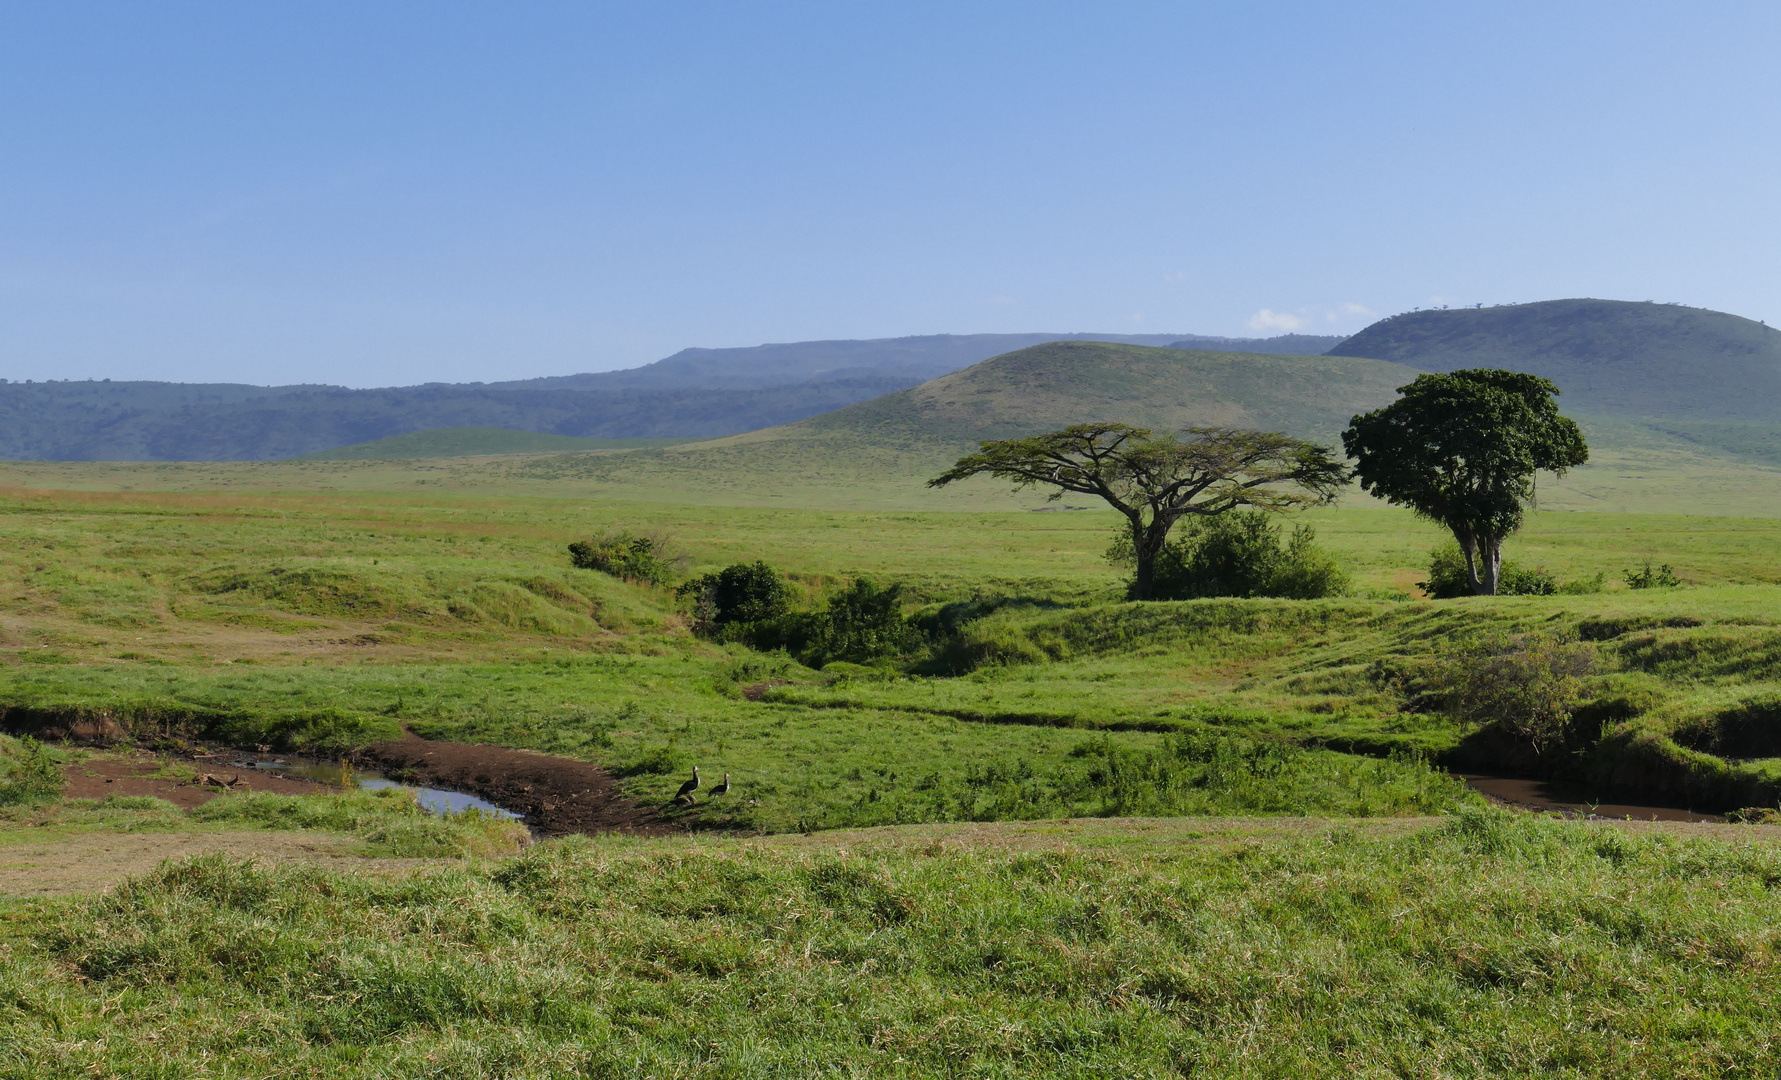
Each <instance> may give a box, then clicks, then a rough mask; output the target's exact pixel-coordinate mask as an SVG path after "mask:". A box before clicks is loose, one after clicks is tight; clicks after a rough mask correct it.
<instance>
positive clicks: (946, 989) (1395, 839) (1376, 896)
mask: <svg viewBox="0 0 1781 1080" xmlns="http://www.w3.org/2000/svg"><path fill="white" fill-rule="evenodd" d="M1720 828H1721V830H1722V831H1721V832H1720V833H1719V834H1718V835H1719V836H1722V837H1724V839H1717V838H1700V837H1698V836H1697V837H1692V838H1686V837H1678V836H1673V835H1666V834H1662V833H1654V832H1636V831H1630V830H1627V829H1624V828H1617V827H1615V826H1612V825H1606V824H1583V823H1567V822H1559V821H1554V820H1550V819H1541V818H1534V817H1529V816H1517V815H1511V814H1509V813H1507V812H1502V811H1492V810H1472V811H1466V812H1463V813H1461V814H1459V815H1458V816H1455V817H1453V818H1450V819H1448V820H1447V821H1445V822H1444V823H1437V824H1435V825H1433V826H1430V827H1425V828H1409V829H1407V828H1405V827H1402V826H1397V827H1381V826H1378V825H1374V824H1367V823H1362V824H1361V825H1359V826H1329V825H1317V824H1315V823H1307V824H1306V825H1301V826H1299V827H1297V828H1274V829H1268V828H1266V827H1261V828H1258V827H1256V826H1254V825H1233V824H1229V823H1223V824H1221V823H1217V822H1196V821H1182V822H1176V823H1172V824H1163V823H1141V822H1129V823H1121V824H1118V825H1117V826H1116V825H1115V824H1114V823H1108V824H1106V825H1100V826H1088V827H1084V826H1078V825H1051V826H1025V827H1012V828H1009V827H1002V828H998V829H996V830H995V831H990V830H989V827H974V828H972V829H969V830H964V831H960V830H952V831H947V830H940V829H935V828H931V827H930V828H924V829H917V830H913V831H904V830H896V831H890V832H879V833H867V834H832V835H831V836H829V837H828V838H825V839H824V840H822V841H816V840H800V839H798V838H791V839H789V840H786V841H753V842H734V841H731V842H712V841H703V842H689V841H634V842H628V843H617V842H609V841H608V842H590V841H585V840H576V841H571V842H563V843H551V844H547V845H542V846H540V847H539V848H535V849H533V850H532V851H530V852H529V853H527V854H526V855H524V856H521V857H519V858H517V859H513V860H510V861H507V862H505V863H501V864H497V865H494V866H491V867H489V868H486V869H476V868H468V867H467V868H464V869H460V870H453V871H447V872H440V873H433V874H428V875H425V876H417V877H410V878H407V879H404V880H396V881H392V880H387V879H376V878H367V877H356V876H351V875H342V874H335V873H328V872H324V871H321V870H318V869H314V868H308V867H301V866H284V867H280V868H275V869H267V868H261V867H255V866H251V865H246V864H241V863H237V862H231V861H228V860H224V859H215V858H208V859H200V860H197V861H193V862H188V863H184V864H170V865H168V866H167V867H165V868H163V869H162V870H161V871H159V872H157V873H155V874H152V875H150V876H148V877H146V878H143V879H139V880H137V881H135V882H132V883H130V884H128V885H126V886H124V887H122V888H120V889H118V890H117V891H116V892H115V893H113V894H111V895H109V896H106V897H103V898H100V899H95V900H89V901H83V902H78V903H62V904H53V905H51V904H45V905H38V906H33V907H29V908H24V909H17V910H15V911H14V913H13V916H12V917H11V918H10V919H9V920H8V921H7V922H6V923H5V929H4V931H0V933H3V934H4V937H3V938H0V1075H6V1076H20V1077H24V1076H30V1077H51V1076H76V1075H79V1076H91V1075H110V1076H164V1075H189V1074H192V1073H195V1072H203V1073H205V1074H207V1075H271V1074H274V1073H276V1074H278V1075H286V1076H328V1077H353V1076H367V1077H369V1076H378V1077H386V1076H446V1075H449V1076H463V1077H474V1076H560V1075H597V1076H613V1077H628V1076H636V1077H643V1076H683V1077H691V1076H714V1077H715V1076H724V1077H756V1076H759V1077H765V1076H799V1077H805V1076H865V1075H886V1076H923V1077H926V1076H1010V1077H1012V1076H1045V1077H1051V1076H1073V1077H1074V1076H1079V1077H1089V1076H1094V1077H1101V1076H1177V1075H1194V1076H1230V1077H1257V1076H1262V1077H1270V1076H1281V1077H1286V1076H1290V1077H1307V1076H1316V1077H1321V1076H1331V1077H1334V1076H1403V1075H1427V1076H1503V1077H1509V1076H1514V1077H1530V1076H1542V1077H1544V1076H1553V1077H1558V1076H1564V1077H1573V1076H1610V1075H1612V1076H1640V1075H1650V1076H1666V1077H1730V1076H1751V1077H1754V1076H1768V1075H1771V1074H1772V1073H1773V1071H1774V1069H1775V1067H1776V1064H1777V1055H1778V1053H1781V1044H1778V1043H1777V1041H1776V1034H1775V1028H1774V1025H1773V1023H1772V1018H1773V1015H1774V1011H1775V1009H1776V1008H1777V1006H1781V971H1778V969H1777V964H1776V956H1777V946H1778V945H1781V919H1777V917H1776V916H1775V903H1774V900H1775V888H1776V886H1777V885H1778V884H1781V846H1778V845H1777V844H1776V843H1775V842H1774V840H1773V839H1772V838H1771V837H1769V836H1768V835H1767V834H1766V832H1767V831H1766V830H1760V829H1751V828H1747V827H1720ZM120 1017H127V1018H128V1020H127V1022H124V1023H120V1022H119V1019H120Z"/></svg>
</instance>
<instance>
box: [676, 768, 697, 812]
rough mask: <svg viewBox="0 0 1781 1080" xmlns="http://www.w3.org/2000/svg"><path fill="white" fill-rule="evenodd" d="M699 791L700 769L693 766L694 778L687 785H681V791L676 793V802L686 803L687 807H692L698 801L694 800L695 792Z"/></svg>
mask: <svg viewBox="0 0 1781 1080" xmlns="http://www.w3.org/2000/svg"><path fill="white" fill-rule="evenodd" d="M698 789H699V767H698V766H697V765H694V766H693V778H692V779H691V780H688V781H687V782H686V783H684V784H682V785H680V790H679V791H676V792H675V793H674V801H675V802H684V803H686V805H688V806H691V805H693V803H694V802H696V801H697V800H696V799H694V798H693V792H695V791H697V790H698Z"/></svg>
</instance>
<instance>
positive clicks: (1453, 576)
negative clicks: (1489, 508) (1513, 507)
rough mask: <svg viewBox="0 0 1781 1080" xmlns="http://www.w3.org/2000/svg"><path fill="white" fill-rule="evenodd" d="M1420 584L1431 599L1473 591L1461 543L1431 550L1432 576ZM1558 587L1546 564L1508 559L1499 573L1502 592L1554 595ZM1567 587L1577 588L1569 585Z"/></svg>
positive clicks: (1503, 593)
mask: <svg viewBox="0 0 1781 1080" xmlns="http://www.w3.org/2000/svg"><path fill="white" fill-rule="evenodd" d="M1416 587H1417V588H1419V589H1421V590H1422V591H1423V592H1425V593H1427V594H1428V596H1429V599H1431V600H1453V599H1457V598H1458V597H1461V596H1471V595H1473V594H1472V581H1471V578H1470V577H1469V576H1468V575H1467V573H1466V556H1465V553H1464V552H1462V551H1460V549H1459V545H1458V544H1456V543H1454V542H1452V541H1449V542H1447V543H1445V544H1442V545H1441V546H1440V547H1438V548H1436V549H1435V550H1434V551H1431V552H1429V579H1428V580H1427V581H1419V582H1417V583H1416ZM1558 591H1559V588H1558V582H1557V581H1556V580H1555V579H1554V578H1553V576H1552V575H1551V574H1549V573H1547V572H1546V569H1545V568H1544V567H1538V566H1536V567H1534V568H1533V569H1531V570H1529V569H1523V568H1522V567H1520V566H1517V565H1516V564H1514V563H1512V562H1509V561H1508V560H1507V559H1505V560H1504V561H1503V566H1502V569H1501V570H1500V571H1498V573H1497V595H1498V596H1553V595H1555V594H1557V593H1558ZM1565 591H1567V592H1570V591H1573V590H1572V589H1571V588H1569V587H1567V588H1566V590H1565ZM1575 591H1578V592H1588V591H1593V590H1589V589H1578V590H1575Z"/></svg>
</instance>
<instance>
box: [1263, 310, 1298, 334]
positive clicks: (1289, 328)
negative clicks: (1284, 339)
mask: <svg viewBox="0 0 1781 1080" xmlns="http://www.w3.org/2000/svg"><path fill="white" fill-rule="evenodd" d="M1304 325H1305V320H1303V319H1301V318H1299V317H1298V316H1297V315H1289V314H1287V313H1286V312H1284V311H1269V310H1268V309H1267V308H1262V309H1261V310H1260V311H1258V312H1256V313H1255V314H1254V315H1251V316H1250V317H1249V328H1250V329H1251V330H1266V331H1270V332H1272V333H1276V334H1290V333H1292V332H1293V331H1295V330H1297V329H1298V328H1299V327H1301V326H1304Z"/></svg>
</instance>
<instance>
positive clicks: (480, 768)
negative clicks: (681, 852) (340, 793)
mask: <svg viewBox="0 0 1781 1080" xmlns="http://www.w3.org/2000/svg"><path fill="white" fill-rule="evenodd" d="M356 756H357V757H360V758H362V759H363V760H364V761H365V762H366V763H368V764H374V765H376V766H377V767H378V768H379V769H381V770H382V771H383V773H384V775H386V776H388V777H389V778H390V779H392V780H396V781H400V782H401V783H404V784H415V785H419V786H424V787H433V788H443V789H446V790H451V791H464V792H469V793H470V794H472V795H477V796H480V797H482V798H484V799H487V800H488V801H489V802H492V803H494V804H495V805H496V806H499V807H502V808H503V809H506V810H511V811H513V812H514V813H516V814H523V815H525V822H526V825H527V826H528V827H530V828H531V830H532V831H533V833H535V834H537V835H540V836H563V835H566V834H569V833H608V832H626V833H638V834H642V835H645V836H662V835H666V834H668V833H674V832H681V831H683V830H684V829H685V827H686V826H685V825H684V824H682V823H681V820H682V819H679V818H677V819H675V820H672V821H671V820H667V819H664V818H663V816H662V814H661V812H660V811H659V810H658V809H657V808H656V807H652V806H648V805H644V804H640V803H637V802H635V801H633V800H631V799H627V798H625V797H624V796H623V795H621V794H620V793H619V789H618V783H617V782H616V781H615V780H613V778H612V777H611V776H610V775H609V774H608V773H607V772H606V770H604V769H602V768H600V767H599V766H598V765H593V764H590V763H588V762H586V761H576V760H575V759H573V758H564V757H554V756H552V755H550V754H540V753H536V752H534V751H531V750H507V749H503V748H502V747H499V746H481V745H477V744H473V743H454V742H432V741H429V740H426V739H421V738H417V737H413V736H410V737H409V738H406V739H403V740H401V741H400V742H388V743H379V744H377V745H375V746H370V747H366V748H365V749H364V750H362V751H360V752H359V753H358V754H357V755H356Z"/></svg>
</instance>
